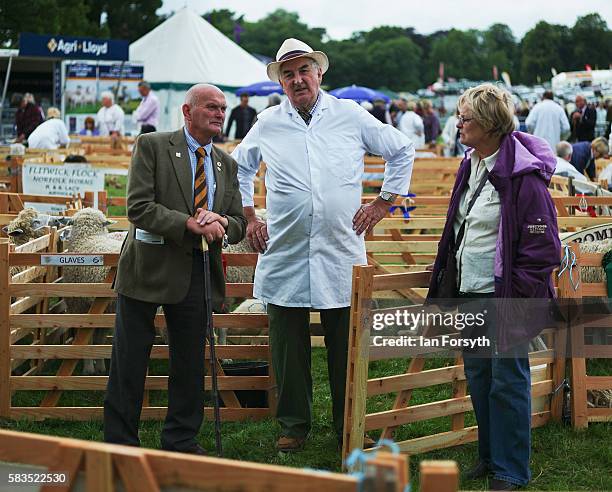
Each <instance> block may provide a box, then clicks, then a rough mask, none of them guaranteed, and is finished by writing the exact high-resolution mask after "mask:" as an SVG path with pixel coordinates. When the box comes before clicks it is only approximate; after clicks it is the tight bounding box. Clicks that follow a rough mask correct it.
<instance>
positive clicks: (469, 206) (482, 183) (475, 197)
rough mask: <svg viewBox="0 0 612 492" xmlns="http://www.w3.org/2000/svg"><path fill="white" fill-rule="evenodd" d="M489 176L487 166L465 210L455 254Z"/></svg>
mask: <svg viewBox="0 0 612 492" xmlns="http://www.w3.org/2000/svg"><path fill="white" fill-rule="evenodd" d="M488 177H489V170H488V169H487V168H485V172H484V174H483V176H482V179H481V180H480V183H478V188H476V191H475V192H474V194H473V195H472V199H471V200H470V203H469V204H468V208H467V211H466V212H465V219H463V222H462V223H461V227H460V228H459V232H457V237H456V238H455V245H454V247H453V251H454V253H455V254H457V251H459V246H460V245H461V241H462V240H463V235H464V234H465V223H466V221H467V218H468V215H470V211H471V210H472V207H473V206H474V204H475V203H476V200H477V199H478V196H479V195H480V192H481V191H482V189H483V188H484V185H485V184H486V183H487V178H488Z"/></svg>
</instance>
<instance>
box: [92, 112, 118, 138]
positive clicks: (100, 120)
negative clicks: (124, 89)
mask: <svg viewBox="0 0 612 492" xmlns="http://www.w3.org/2000/svg"><path fill="white" fill-rule="evenodd" d="M124 119H125V113H124V112H123V109H121V106H119V105H118V104H113V105H112V106H111V107H110V108H107V107H106V106H102V107H101V108H100V109H99V110H98V114H97V115H96V122H97V125H98V129H99V130H100V136H103V137H107V136H108V135H110V132H119V133H121V134H123V120H124Z"/></svg>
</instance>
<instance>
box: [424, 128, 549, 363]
mask: <svg viewBox="0 0 612 492" xmlns="http://www.w3.org/2000/svg"><path fill="white" fill-rule="evenodd" d="M470 155H471V151H468V152H466V154H465V157H464V159H463V161H461V164H460V166H459V172H458V173H457V180H456V181H455V186H454V188H453V192H452V195H451V200H450V205H449V208H448V213H447V216H446V224H445V225H444V231H443V232H442V238H441V239H440V243H439V244H438V254H437V256H436V261H435V263H434V268H433V272H432V276H431V282H430V286H429V293H428V296H427V299H428V300H429V299H435V298H436V297H437V290H438V274H439V272H440V269H441V268H444V267H445V266H446V259H447V257H448V251H449V248H450V245H451V239H452V238H453V236H454V229H453V222H454V219H455V215H456V214H457V210H458V208H459V201H460V199H461V195H462V194H463V191H464V189H465V187H466V186H467V182H468V179H469V177H470V172H471V165H470V164H471V158H470ZM555 166H556V158H555V156H554V155H553V153H552V151H551V149H550V147H549V145H548V143H547V142H546V141H545V140H543V139H541V138H539V137H534V136H533V135H529V134H526V133H522V132H512V133H511V134H509V135H506V136H504V137H503V138H502V140H501V145H500V149H499V154H498V157H497V161H496V163H495V166H494V167H493V169H492V170H491V172H490V173H489V177H488V179H489V181H490V182H491V184H492V185H493V187H494V188H495V189H496V190H497V192H498V193H499V199H500V209H501V220H500V225H499V234H498V236H497V243H496V252H495V272H494V274H495V297H496V298H504V299H516V298H532V299H533V298H543V299H544V298H553V297H555V291H554V287H553V283H552V279H551V273H552V271H553V270H554V269H555V268H556V267H557V266H558V265H559V262H560V255H561V242H560V240H559V232H558V227H557V212H556V209H555V205H554V203H553V201H552V198H551V196H550V193H549V191H548V189H547V187H548V183H549V182H550V178H551V176H552V175H553V173H554V170H555ZM498 319H499V317H498ZM543 326H544V323H521V324H519V325H518V326H517V324H512V329H510V330H508V329H506V330H504V324H503V323H498V326H497V346H498V348H499V350H500V351H502V352H503V351H506V350H507V349H509V348H510V347H512V346H514V345H515V344H516V343H519V342H521V341H525V340H529V339H531V338H533V337H535V336H536V335H537V334H538V333H539V332H540V331H541V330H542V328H543Z"/></svg>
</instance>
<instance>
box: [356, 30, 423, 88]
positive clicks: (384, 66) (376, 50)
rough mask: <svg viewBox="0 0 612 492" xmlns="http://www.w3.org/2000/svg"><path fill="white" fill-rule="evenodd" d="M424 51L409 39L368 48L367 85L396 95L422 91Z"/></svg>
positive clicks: (373, 44)
mask: <svg viewBox="0 0 612 492" xmlns="http://www.w3.org/2000/svg"><path fill="white" fill-rule="evenodd" d="M420 59H421V48H419V47H418V46H417V45H416V44H414V43H413V42H412V41H411V40H410V39H408V38H407V37H399V38H394V39H387V40H385V41H376V42H374V43H372V44H370V45H368V48H367V55H366V63H367V74H368V78H367V82H368V83H367V85H368V86H369V87H374V88H378V87H383V86H384V87H388V88H389V89H392V90H394V91H401V90H415V89H418V88H419V87H420V77H419V71H418V67H419V62H420Z"/></svg>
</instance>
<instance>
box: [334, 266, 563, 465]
mask: <svg viewBox="0 0 612 492" xmlns="http://www.w3.org/2000/svg"><path fill="white" fill-rule="evenodd" d="M429 275H430V274H429V272H420V273H398V274H375V267H372V266H356V267H355V268H354V270H353V290H352V299H351V321H350V338H349V362H348V367H347V386H346V388H347V389H346V404H345V420H344V436H343V438H344V439H343V456H346V455H347V454H348V452H349V451H350V450H351V449H354V448H361V447H363V438H364V434H365V433H366V432H367V431H373V430H376V429H382V431H381V437H382V438H393V437H394V436H395V431H396V430H397V429H398V428H399V426H401V425H405V424H411V423H417V422H425V421H428V420H431V419H436V418H441V417H447V418H450V421H449V428H448V430H447V431H444V432H438V433H434V434H430V432H429V431H427V432H426V433H425V435H423V436H419V437H413V438H409V439H405V440H403V441H401V442H399V443H398V445H399V447H400V449H401V451H402V452H404V453H407V454H417V453H423V452H427V451H431V450H434V449H440V448H444V447H448V446H455V445H458V444H463V443H466V442H470V441H474V440H476V439H477V427H475V426H471V427H468V426H466V425H465V422H466V416H467V414H468V413H469V412H470V411H471V410H472V405H471V401H470V397H469V396H468V395H467V384H466V380H465V375H464V373H463V360H462V357H461V355H454V356H452V357H454V360H453V359H449V361H450V362H447V364H446V365H445V366H444V367H439V368H430V369H426V356H427V355H428V354H436V353H441V352H445V351H447V349H443V348H429V349H428V348H424V349H421V350H420V351H419V352H414V353H412V357H411V358H410V359H408V358H407V356H406V355H405V353H406V351H405V349H402V348H399V349H398V348H396V347H377V346H373V345H372V338H371V328H372V320H373V316H374V314H376V313H382V312H385V311H384V310H376V309H374V308H373V306H374V303H375V299H376V298H380V297H381V296H380V294H382V293H383V292H385V291H389V290H391V289H413V290H417V289H416V288H415V287H416V286H417V285H418V286H420V287H421V289H419V293H420V294H421V295H422V296H423V297H424V296H425V295H426V293H427V285H428V283H429ZM566 281H567V280H566V279H562V281H561V282H560V287H559V289H560V290H562V289H564V288H565V285H564V283H563V282H566ZM405 306H406V305H404V307H405ZM416 307H419V306H418V305H417V306H416ZM389 309H391V308H389ZM393 309H395V308H393ZM544 334H545V335H546V336H547V337H548V338H549V339H550V340H552V344H551V348H550V349H548V350H544V351H538V352H532V353H530V365H531V367H532V376H533V382H532V397H533V398H534V410H535V411H534V412H533V414H532V426H533V427H538V426H541V425H544V424H545V423H546V422H547V421H548V420H549V419H550V418H554V419H556V420H559V419H560V417H561V408H562V407H561V404H562V399H561V395H559V394H558V393H557V392H554V390H555V389H556V388H557V387H558V386H559V385H560V383H561V381H563V378H564V377H565V376H564V374H565V356H566V354H565V339H566V337H567V333H566V330H564V329H562V330H559V331H555V330H548V331H545V332H544ZM445 357H449V356H448V355H446V356H445ZM397 358H400V359H404V360H405V372H404V373H401V374H392V375H386V376H384V377H378V378H371V377H369V376H368V370H369V367H370V363H371V362H373V361H380V360H387V359H397ZM449 364H450V365H449ZM438 385H445V386H444V387H445V388H446V391H442V390H440V389H439V390H437V393H438V394H448V395H450V397H448V396H447V397H445V399H441V400H437V401H427V402H426V403H419V404H415V403H413V400H414V399H415V392H418V391H419V390H425V389H427V388H431V387H433V386H438ZM439 388H440V387H439ZM380 395H395V396H394V398H393V400H394V403H393V404H392V406H391V408H388V407H384V408H381V407H380V405H377V406H376V409H377V411H376V412H373V413H368V412H367V411H366V405H367V402H368V398H370V397H379V396H380ZM377 401H378V400H377Z"/></svg>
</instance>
